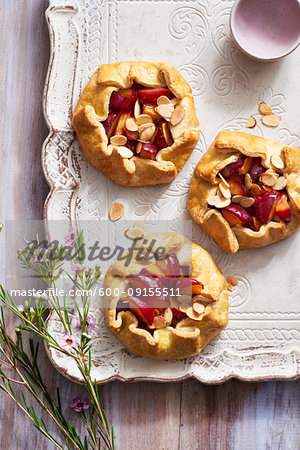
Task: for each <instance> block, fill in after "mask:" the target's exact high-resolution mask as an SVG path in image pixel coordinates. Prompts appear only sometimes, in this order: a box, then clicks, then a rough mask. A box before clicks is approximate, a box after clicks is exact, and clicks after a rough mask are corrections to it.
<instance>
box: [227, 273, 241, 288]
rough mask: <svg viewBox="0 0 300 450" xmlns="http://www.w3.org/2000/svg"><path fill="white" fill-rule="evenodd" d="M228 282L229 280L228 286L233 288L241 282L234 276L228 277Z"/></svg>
mask: <svg viewBox="0 0 300 450" xmlns="http://www.w3.org/2000/svg"><path fill="white" fill-rule="evenodd" d="M226 280H227V283H228V284H231V286H236V285H237V284H238V282H239V280H238V279H237V278H235V277H233V276H232V275H228V277H227V278H226Z"/></svg>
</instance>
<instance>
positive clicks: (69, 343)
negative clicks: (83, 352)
mask: <svg viewBox="0 0 300 450" xmlns="http://www.w3.org/2000/svg"><path fill="white" fill-rule="evenodd" d="M60 344H61V346H62V347H63V348H65V349H66V350H70V349H72V348H77V347H78V342H77V341H76V339H75V338H74V336H72V335H71V334H68V333H67V334H64V335H63V337H62V339H61V341H60Z"/></svg>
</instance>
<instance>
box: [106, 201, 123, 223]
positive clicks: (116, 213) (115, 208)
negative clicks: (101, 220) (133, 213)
mask: <svg viewBox="0 0 300 450" xmlns="http://www.w3.org/2000/svg"><path fill="white" fill-rule="evenodd" d="M123 214H124V205H122V203H113V204H112V205H111V207H110V210H109V218H110V220H112V221H113V222H114V221H115V220H119V219H121V217H122V216H123Z"/></svg>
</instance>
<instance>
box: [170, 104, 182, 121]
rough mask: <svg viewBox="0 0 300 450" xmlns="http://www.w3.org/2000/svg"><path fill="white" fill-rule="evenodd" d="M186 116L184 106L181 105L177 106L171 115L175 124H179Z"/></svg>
mask: <svg viewBox="0 0 300 450" xmlns="http://www.w3.org/2000/svg"><path fill="white" fill-rule="evenodd" d="M184 116H185V109H184V107H183V106H181V105H178V106H176V108H175V111H174V112H173V114H172V116H171V125H173V126H175V125H178V124H179V123H180V122H182V120H183V119H184Z"/></svg>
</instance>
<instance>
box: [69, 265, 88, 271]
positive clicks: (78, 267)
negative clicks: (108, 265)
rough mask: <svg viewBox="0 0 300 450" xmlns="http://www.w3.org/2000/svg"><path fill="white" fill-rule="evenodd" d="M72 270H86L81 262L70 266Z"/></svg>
mask: <svg viewBox="0 0 300 450" xmlns="http://www.w3.org/2000/svg"><path fill="white" fill-rule="evenodd" d="M72 270H73V271H74V272H75V273H78V272H84V271H85V270H86V266H83V265H82V264H75V265H74V266H72Z"/></svg>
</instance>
